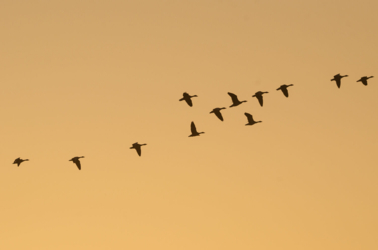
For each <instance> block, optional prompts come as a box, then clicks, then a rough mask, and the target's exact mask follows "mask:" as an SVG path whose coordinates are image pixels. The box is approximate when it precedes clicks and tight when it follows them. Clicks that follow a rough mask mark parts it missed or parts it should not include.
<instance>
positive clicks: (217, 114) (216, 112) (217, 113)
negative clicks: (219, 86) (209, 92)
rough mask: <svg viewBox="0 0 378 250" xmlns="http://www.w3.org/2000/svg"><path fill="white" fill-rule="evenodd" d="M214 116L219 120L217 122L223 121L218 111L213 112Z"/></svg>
mask: <svg viewBox="0 0 378 250" xmlns="http://www.w3.org/2000/svg"><path fill="white" fill-rule="evenodd" d="M214 114H215V115H216V116H217V117H218V118H219V120H221V121H223V116H222V113H221V112H220V111H219V110H217V111H215V112H214Z"/></svg>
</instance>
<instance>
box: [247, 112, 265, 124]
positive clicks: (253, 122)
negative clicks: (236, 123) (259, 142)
mask: <svg viewBox="0 0 378 250" xmlns="http://www.w3.org/2000/svg"><path fill="white" fill-rule="evenodd" d="M244 114H245V116H246V117H247V119H248V123H247V124H245V125H246V126H247V125H253V124H256V123H259V122H261V121H255V120H253V116H252V115H251V114H249V113H244Z"/></svg>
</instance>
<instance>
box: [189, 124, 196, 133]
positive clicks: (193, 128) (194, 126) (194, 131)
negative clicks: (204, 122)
mask: <svg viewBox="0 0 378 250" xmlns="http://www.w3.org/2000/svg"><path fill="white" fill-rule="evenodd" d="M190 130H191V131H192V134H197V129H196V125H194V122H192V123H191V124H190Z"/></svg>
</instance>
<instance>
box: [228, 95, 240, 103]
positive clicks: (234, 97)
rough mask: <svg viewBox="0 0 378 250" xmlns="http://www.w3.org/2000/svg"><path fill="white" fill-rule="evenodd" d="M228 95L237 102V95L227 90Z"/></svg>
mask: <svg viewBox="0 0 378 250" xmlns="http://www.w3.org/2000/svg"><path fill="white" fill-rule="evenodd" d="M228 95H229V96H230V97H231V99H232V102H233V103H238V102H239V99H238V97H237V95H235V94H233V93H230V92H228Z"/></svg>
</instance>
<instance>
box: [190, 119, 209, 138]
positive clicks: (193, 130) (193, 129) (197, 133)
mask: <svg viewBox="0 0 378 250" xmlns="http://www.w3.org/2000/svg"><path fill="white" fill-rule="evenodd" d="M190 130H191V131H192V134H191V135H189V137H193V136H199V135H200V134H204V133H205V132H197V129H196V125H194V122H192V123H191V124H190Z"/></svg>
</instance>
